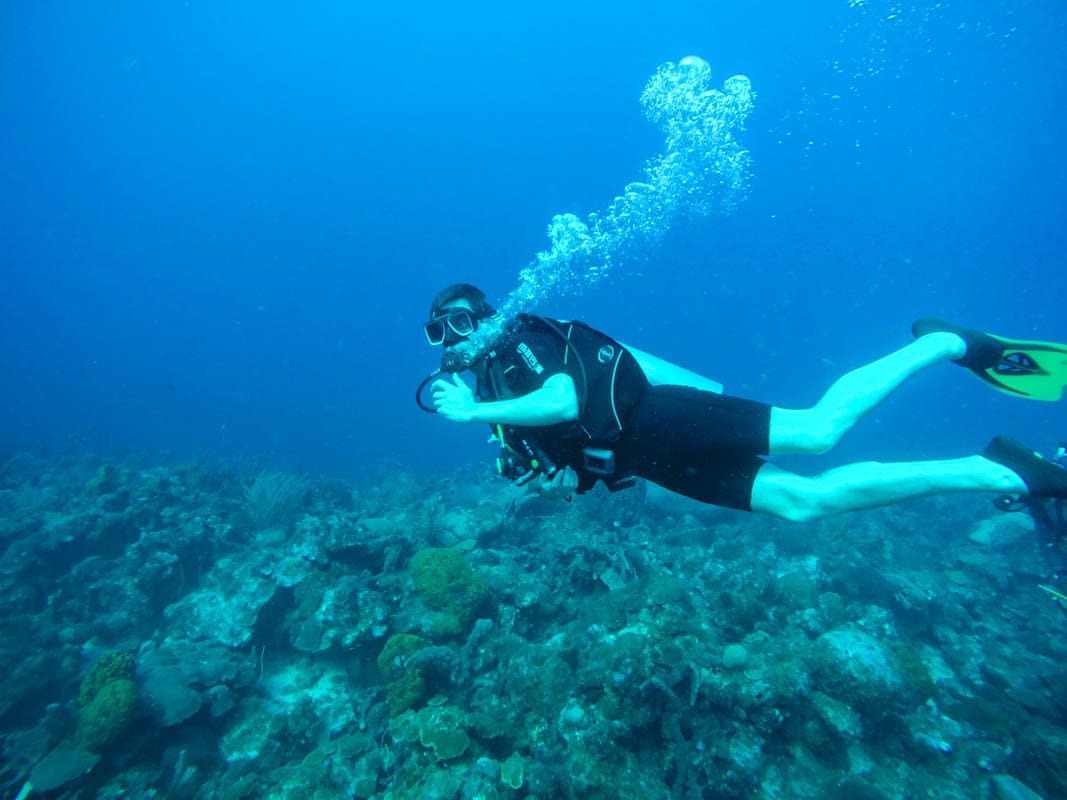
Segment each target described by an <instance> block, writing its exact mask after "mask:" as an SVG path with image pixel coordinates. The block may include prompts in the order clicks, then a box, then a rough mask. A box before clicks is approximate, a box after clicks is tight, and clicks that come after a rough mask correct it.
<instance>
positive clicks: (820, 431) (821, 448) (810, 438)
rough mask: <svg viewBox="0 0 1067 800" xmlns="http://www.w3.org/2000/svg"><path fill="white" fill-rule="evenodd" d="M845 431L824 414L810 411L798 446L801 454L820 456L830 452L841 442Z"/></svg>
mask: <svg viewBox="0 0 1067 800" xmlns="http://www.w3.org/2000/svg"><path fill="white" fill-rule="evenodd" d="M844 433H845V431H844V429H843V428H841V427H840V426H838V425H835V424H834V423H833V421H831V420H829V419H827V417H826V416H825V415H824V414H820V413H819V412H818V411H816V410H814V409H812V410H810V411H809V412H808V414H807V417H806V422H805V424H804V429H803V432H802V433H801V435H800V442H799V444H800V445H801V446H802V447H803V452H805V453H810V454H812V455H822V454H823V453H828V452H830V451H831V450H832V449H833V448H834V446H835V445H836V444H837V443H838V442H839V441H841V437H842V436H843V435H844Z"/></svg>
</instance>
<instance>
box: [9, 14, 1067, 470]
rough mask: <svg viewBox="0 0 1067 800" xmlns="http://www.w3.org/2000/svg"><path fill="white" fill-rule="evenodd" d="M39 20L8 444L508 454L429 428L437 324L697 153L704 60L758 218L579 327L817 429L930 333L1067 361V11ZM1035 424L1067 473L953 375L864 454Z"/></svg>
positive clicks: (606, 293)
mask: <svg viewBox="0 0 1067 800" xmlns="http://www.w3.org/2000/svg"><path fill="white" fill-rule="evenodd" d="M2 13H3V17H4V22H3V25H2V26H0V27H2V31H3V33H0V36H3V38H4V46H3V56H2V59H3V67H2V69H0V99H2V103H0V114H2V115H3V124H2V125H0V152H2V153H3V154H4V156H3V158H4V162H5V170H4V172H5V175H4V181H3V184H2V186H0V210H2V215H3V219H4V221H5V223H4V225H3V227H2V229H0V270H2V274H3V276H4V281H3V283H4V291H3V292H2V293H0V326H2V328H0V336H2V341H3V343H4V346H3V348H0V370H2V373H3V374H4V375H5V376H6V380H5V381H4V383H5V391H4V393H3V399H2V402H0V446H3V447H5V448H14V447H35V446H62V445H63V444H64V443H66V442H68V441H70V440H72V439H74V440H77V441H84V442H88V443H91V444H92V445H93V446H94V447H96V448H97V449H115V448H132V449H135V450H138V451H145V452H172V453H177V454H188V453H206V454H212V455H216V456H222V457H239V458H254V459H262V460H265V461H269V462H272V463H275V464H277V465H280V466H282V465H284V466H290V467H298V468H302V469H307V470H312V471H316V472H321V473H327V474H338V475H348V474H355V473H356V472H358V471H359V470H360V469H361V468H364V467H368V466H374V467H377V466H380V465H381V464H383V463H386V464H388V463H396V464H401V465H405V466H407V467H409V468H426V469H431V470H433V469H437V468H439V467H441V466H443V465H450V464H454V463H469V462H475V463H479V462H480V460H482V459H486V458H488V457H489V456H490V455H491V453H488V452H487V451H486V449H485V448H484V447H482V446H481V436H480V434H478V435H472V432H471V431H470V430H464V429H461V428H459V427H456V426H450V425H447V424H443V423H442V422H441V421H439V420H436V419H432V418H430V417H428V416H424V415H422V414H420V413H418V412H417V411H416V409H415V406H414V404H413V402H412V394H413V390H414V385H415V383H416V382H417V380H418V379H420V378H421V377H422V376H423V375H424V374H425V373H426V372H428V371H429V370H430V369H432V368H433V367H434V366H435V365H436V359H437V357H438V356H437V354H436V353H434V352H432V351H430V350H429V348H427V347H426V346H425V343H424V340H423V338H422V332H421V329H420V325H421V323H422V322H423V321H424V319H425V315H426V310H427V306H428V302H429V298H430V297H431V296H432V294H433V293H434V292H435V291H436V290H437V289H438V288H440V287H441V286H443V285H445V284H448V283H452V282H456V281H470V282H473V283H476V284H479V285H481V286H483V287H484V288H485V289H486V290H487V291H488V292H489V294H490V297H491V299H493V300H495V301H500V300H502V299H503V298H504V297H505V296H506V295H507V294H508V292H510V291H511V290H512V289H513V288H514V287H515V285H516V283H517V275H518V272H519V270H520V269H521V268H522V267H524V266H525V265H526V264H527V263H529V262H530V260H531V259H532V258H533V256H534V254H535V253H536V252H537V251H538V250H540V249H542V248H544V247H545V246H546V238H545V227H546V225H547V224H548V222H549V220H550V219H551V217H552V216H553V215H554V214H558V213H562V212H573V213H576V214H578V215H579V216H583V217H584V215H586V214H588V213H589V212H591V211H596V210H602V209H604V208H605V207H606V206H607V205H608V204H609V203H610V202H611V199H612V198H613V197H615V196H616V194H617V193H619V192H620V191H621V190H622V188H623V186H624V185H625V184H626V183H628V182H630V181H632V180H637V179H639V178H640V174H641V167H642V165H643V163H644V162H645V160H646V159H648V158H650V157H652V156H653V155H654V154H655V153H656V152H658V150H659V149H660V147H661V144H662V143H661V139H660V135H659V132H658V131H657V130H656V129H655V127H654V126H653V125H651V124H649V123H648V122H647V121H645V120H644V119H643V117H642V114H641V111H640V107H639V105H638V102H637V101H638V96H639V94H640V92H641V89H642V87H643V85H644V83H645V81H646V80H647V79H648V77H649V76H650V75H651V74H652V73H653V72H654V71H655V69H656V68H657V66H658V65H659V64H661V63H663V62H665V61H669V60H674V61H676V60H678V59H679V58H681V57H682V56H685V55H687V54H697V55H700V56H702V57H704V58H705V59H706V60H707V61H708V62H709V63H710V65H711V68H712V71H713V74H714V83H715V84H716V85H721V81H722V80H724V79H725V78H727V77H729V76H730V75H732V74H735V73H741V74H744V75H747V76H748V77H749V78H750V79H751V81H752V84H753V88H754V90H755V92H756V95H757V96H756V102H755V108H754V111H753V113H752V114H751V116H750V117H749V120H748V124H747V129H746V131H745V133H744V135H743V137H742V144H743V145H744V146H745V147H746V148H747V149H748V150H749V152H750V154H751V159H752V167H751V182H750V190H749V193H748V197H747V199H746V200H744V201H743V202H740V203H739V204H738V205H737V206H736V208H735V209H734V210H733V211H732V212H731V213H728V214H712V215H710V216H708V217H706V218H701V219H698V220H695V221H691V222H687V223H684V224H679V225H676V226H675V227H674V229H673V230H672V231H671V232H670V234H669V235H668V237H667V238H666V240H665V241H664V242H663V243H662V245H661V246H657V247H655V248H653V249H652V250H651V251H650V252H648V253H647V254H645V257H644V259H643V260H642V261H641V262H640V263H632V264H626V265H620V266H617V267H616V268H614V269H613V271H612V274H611V275H610V277H609V279H608V280H606V281H603V282H601V283H600V284H599V285H597V286H595V287H592V288H590V289H589V290H587V291H585V292H584V293H583V294H582V295H581V296H574V295H568V296H553V297H548V298H546V300H545V301H544V302H543V303H542V304H541V306H540V307H539V308H538V310H539V311H540V312H541V313H546V314H553V315H557V316H573V317H576V318H580V319H584V320H586V321H588V322H590V323H592V324H594V325H597V326H599V327H602V328H604V329H606V330H608V331H609V332H611V333H613V334H614V335H616V336H618V337H619V338H621V339H623V340H624V341H628V342H630V343H632V344H635V345H637V346H640V347H642V348H643V349H646V350H652V351H654V352H657V353H658V354H660V355H663V356H664V357H667V358H670V359H672V360H675V361H678V362H680V363H683V364H685V365H687V366H690V367H692V368H694V369H696V370H698V371H702V372H705V373H707V374H710V375H712V376H713V377H715V378H717V379H719V380H720V381H722V382H724V383H725V384H726V387H727V390H728V391H731V392H734V393H737V394H742V395H745V396H751V397H754V398H756V399H759V400H764V401H767V402H771V403H775V404H778V405H784V406H794V407H799V406H802V405H805V404H808V403H810V402H813V401H814V400H815V399H816V398H817V397H818V395H819V393H820V392H821V390H823V389H824V388H825V387H826V386H827V385H828V384H829V382H831V381H832V380H833V378H835V377H836V376H837V375H838V374H839V373H840V372H842V371H843V370H845V369H847V368H849V367H852V366H855V365H858V364H860V363H863V362H865V361H866V360H869V359H872V358H874V357H876V356H878V355H880V354H882V353H884V352H887V351H888V350H890V349H892V348H894V347H896V346H899V345H901V344H903V343H905V342H907V341H908V340H909V338H910V335H909V332H908V328H909V325H910V323H911V321H912V320H913V319H914V318H915V317H917V316H920V315H924V314H938V315H941V316H945V317H949V318H953V319H959V320H961V321H964V322H967V323H969V324H972V325H975V326H978V327H984V328H986V329H989V330H993V331H997V332H1001V333H1004V334H1005V335H1009V336H1015V337H1034V338H1044V339H1050V340H1063V339H1065V338H1067V322H1065V315H1064V292H1065V289H1064V281H1063V278H1062V252H1061V250H1062V245H1063V235H1062V219H1063V210H1064V198H1063V193H1062V187H1063V185H1064V184H1065V180H1064V179H1065V164H1067V159H1065V158H1064V156H1063V150H1062V141H1063V140H1064V134H1065V132H1067V119H1065V112H1064V109H1063V106H1062V103H1061V102H1060V100H1061V85H1060V83H1061V82H1060V79H1059V76H1060V75H1061V74H1062V71H1063V67H1064V57H1065V56H1064V50H1063V45H1062V42H1063V40H1064V37H1063V34H1064V25H1065V19H1067V12H1065V11H1064V9H1063V7H1062V5H1060V4H1058V3H1054V2H1018V3H1005V2H981V3H967V4H964V3H953V2H941V3H925V4H913V3H884V2H875V0H871V2H867V3H856V2H853V3H848V2H844V1H842V2H834V3H826V4H817V5H815V6H813V5H812V4H808V3H799V2H797V3H791V2H781V3H775V4H772V5H768V4H762V5H757V4H734V5H726V4H719V3H683V4H680V5H677V6H672V7H671V8H670V9H650V8H649V7H648V6H647V5H646V4H636V3H634V4H627V3H622V4H617V3H613V4H610V5H608V4H583V5H580V6H575V5H573V4H547V5H545V4H540V5H537V6H533V5H530V6H523V5H520V6H518V7H516V8H515V9H512V10H509V11H503V10H501V9H500V8H498V7H497V6H494V5H489V4H478V3H473V4H450V5H448V6H439V5H437V4H414V5H411V4H407V5H403V6H397V7H392V6H388V7H387V6H384V5H382V6H374V7H366V6H364V5H363V4H359V5H354V4H347V3H328V2H327V3H316V4H312V5H310V6H304V5H297V4H286V3H275V4H266V5H264V4H261V3H228V4H225V5H219V4H210V3H200V2H183V3H177V2H173V3H172V2H164V3H156V4H152V5H151V6H144V5H143V4H138V3H125V2H119V3H114V4H110V5H109V7H108V10H107V11H106V12H101V11H100V10H99V9H95V8H93V7H90V6H78V5H75V6H69V5H62V4H56V3H32V4H31V3H15V4H9V5H8V6H7V7H6V8H5V10H4V11H3V12H2ZM998 431H1002V432H1007V433H1011V434H1013V435H1015V436H1018V437H1020V438H1023V439H1026V440H1027V441H1029V442H1031V443H1032V444H1033V446H1035V447H1039V448H1047V447H1049V446H1051V445H1053V444H1054V443H1055V441H1054V440H1056V439H1059V438H1062V437H1063V436H1064V435H1065V431H1067V413H1065V412H1064V408H1063V406H1062V405H1051V404H1050V405H1042V404H1035V403H1020V402H1011V401H1010V399H1009V398H1006V397H1000V396H996V395H995V394H993V393H991V392H989V391H987V390H986V389H984V388H983V387H982V386H981V385H980V384H978V383H976V382H975V381H973V380H971V379H970V377H969V376H968V375H966V374H964V373H963V371H961V370H957V369H954V368H949V367H945V368H941V369H939V370H934V371H932V372H931V373H929V374H928V375H923V376H921V377H920V378H918V379H916V380H915V381H914V382H913V384H912V385H909V386H908V387H906V388H905V389H903V390H902V391H901V392H900V393H899V395H898V396H896V397H894V398H893V399H892V400H891V401H890V402H889V403H888V404H887V405H886V406H884V407H883V409H881V410H879V411H878V412H877V413H876V415H874V416H873V417H872V419H871V420H869V421H867V422H866V423H865V424H864V425H863V426H861V427H860V428H859V429H857V430H856V431H855V433H854V434H853V435H852V436H850V437H849V438H848V439H847V440H846V441H845V442H844V443H843V444H842V447H841V449H840V451H839V453H838V454H836V455H835V456H833V457H831V461H832V460H833V459H834V458H837V460H845V459H849V458H854V457H877V458H884V459H885V458H903V457H914V456H919V455H927V456H933V455H939V456H942V455H943V456H948V455H955V454H962V453H966V452H973V451H974V450H975V449H976V448H979V447H981V446H982V445H983V444H984V443H985V441H986V440H987V438H988V436H989V435H990V434H992V433H994V432H998ZM827 463H829V462H827Z"/></svg>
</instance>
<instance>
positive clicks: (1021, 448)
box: [982, 436, 1067, 497]
mask: <svg viewBox="0 0 1067 800" xmlns="http://www.w3.org/2000/svg"><path fill="white" fill-rule="evenodd" d="M982 455H983V456H984V457H986V458H988V459H989V460H990V461H995V462H996V463H998V464H1001V465H1002V466H1005V467H1007V468H1008V469H1010V470H1011V471H1012V472H1014V473H1015V474H1016V475H1018V476H1019V477H1020V478H1022V479H1023V481H1024V482H1025V483H1026V487H1027V489H1029V492H1030V494H1031V495H1032V496H1033V497H1067V469H1064V468H1063V467H1060V466H1057V465H1056V464H1054V463H1052V462H1051V461H1049V460H1048V459H1046V458H1044V457H1042V456H1041V454H1040V453H1035V452H1034V451H1033V450H1031V449H1030V448H1029V447H1027V446H1026V445H1024V444H1021V443H1020V442H1017V441H1015V440H1014V439H1010V438H1008V437H1007V436H997V437H995V438H994V439H993V441H991V442H990V443H989V446H988V447H986V449H985V450H983V451H982Z"/></svg>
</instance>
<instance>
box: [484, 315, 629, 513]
mask: <svg viewBox="0 0 1067 800" xmlns="http://www.w3.org/2000/svg"><path fill="white" fill-rule="evenodd" d="M529 331H533V332H536V333H539V334H548V335H549V336H551V337H552V338H555V339H557V340H558V341H559V344H560V346H561V347H562V350H563V352H562V355H561V361H562V363H563V366H564V369H565V370H566V372H567V374H568V375H569V376H570V377H571V379H572V380H573V381H574V386H575V391H576V393H577V395H578V419H577V420H576V421H574V422H569V423H561V424H559V425H550V426H546V427H521V426H503V425H496V426H490V427H491V428H492V429H493V432H494V434H495V435H496V437H497V438H498V439H499V440H500V443H501V454H500V458H498V459H497V469H498V470H499V471H500V474H501V475H503V476H505V477H507V478H509V479H510V480H514V481H516V482H517V483H520V484H521V483H523V482H525V481H527V480H529V479H530V478H532V477H534V476H535V475H537V474H546V475H548V476H549V477H551V476H552V475H554V474H555V472H556V470H557V469H558V468H559V467H561V466H570V467H572V468H573V469H575V470H576V471H577V473H578V477H579V488H578V492H579V493H583V492H586V491H588V490H589V489H590V488H592V486H593V484H595V483H596V481H598V480H602V481H603V482H604V483H605V485H607V486H608V488H609V489H611V491H618V490H619V489H623V488H626V487H628V486H630V485H632V484H633V478H632V476H630V475H625V474H619V473H618V472H617V470H616V463H615V454H614V452H613V449H612V448H613V443H614V442H615V441H616V440H618V438H619V435H620V434H621V433H622V432H623V431H624V430H625V429H626V428H627V426H628V425H629V423H630V421H631V419H632V417H633V414H634V410H635V408H636V406H637V403H638V401H639V400H640V399H641V397H642V395H643V394H644V392H645V391H646V390H647V389H648V387H649V381H648V379H647V378H646V376H645V373H644V371H643V370H642V369H641V367H640V365H639V364H638V363H637V360H636V359H635V358H634V356H633V354H632V353H630V352H629V351H628V350H627V349H626V348H625V347H624V346H623V345H621V344H620V343H619V342H618V341H616V340H615V339H612V338H611V337H610V336H608V335H607V334H604V333H602V332H600V331H598V330H596V329H595V328H592V327H590V326H589V325H586V324H585V323H583V322H577V321H561V320H554V319H547V318H544V317H536V316H533V315H528V314H523V315H520V316H519V317H517V318H516V319H515V320H513V321H512V322H511V323H510V324H509V325H508V327H507V329H506V330H505V333H504V335H502V336H501V338H500V340H499V342H498V343H497V344H496V345H495V346H494V347H493V348H492V349H491V350H490V351H489V352H488V353H487V354H486V355H487V368H486V371H485V379H484V380H483V381H479V386H478V390H479V396H480V397H482V398H483V399H485V400H489V401H493V400H504V399H509V398H511V397H514V396H516V395H517V394H518V393H519V392H516V391H515V390H513V389H512V388H511V386H510V383H509V381H508V378H507V368H506V367H505V363H507V362H508V361H509V359H508V358H503V357H502V356H504V355H505V354H507V352H508V350H509V349H513V350H514V355H513V357H518V358H522V359H528V358H531V357H532V358H534V359H536V355H535V354H534V353H533V351H532V350H531V348H530V347H529V346H528V345H527V344H526V343H525V342H524V341H523V334H524V333H527V332H529Z"/></svg>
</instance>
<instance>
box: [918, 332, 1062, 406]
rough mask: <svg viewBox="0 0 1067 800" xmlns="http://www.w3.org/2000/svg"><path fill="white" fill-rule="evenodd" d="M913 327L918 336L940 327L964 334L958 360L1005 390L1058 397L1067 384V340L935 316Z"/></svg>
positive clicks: (1021, 394)
mask: <svg viewBox="0 0 1067 800" xmlns="http://www.w3.org/2000/svg"><path fill="white" fill-rule="evenodd" d="M911 331H912V333H913V334H915V336H916V337H918V336H924V335H926V334H928V333H934V332H937V331H945V332H948V333H954V334H956V335H957V336H959V337H961V338H962V339H963V340H964V341H965V342H966V343H967V353H966V355H964V356H963V357H962V358H959V359H956V363H957V364H960V365H962V366H964V367H967V369H969V370H971V372H973V373H974V374H975V375H977V376H978V377H979V378H981V379H982V380H983V381H985V382H986V383H988V384H989V385H990V386H992V387H993V388H994V389H997V390H999V391H1001V392H1004V393H1005V394H1010V395H1013V396H1015V397H1025V398H1028V399H1030V400H1050V401H1055V400H1059V399H1060V398H1061V397H1062V396H1063V389H1064V387H1065V386H1067V344H1057V343H1056V342H1029V341H1016V340H1013V339H1005V338H1003V337H1001V336H994V335H993V334H991V333H983V332H982V331H977V330H973V329H971V328H964V327H962V326H960V325H955V324H953V323H951V322H945V321H944V320H942V319H936V318H935V317H926V318H924V319H920V320H919V321H918V322H916V323H915V324H914V325H912V327H911Z"/></svg>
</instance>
